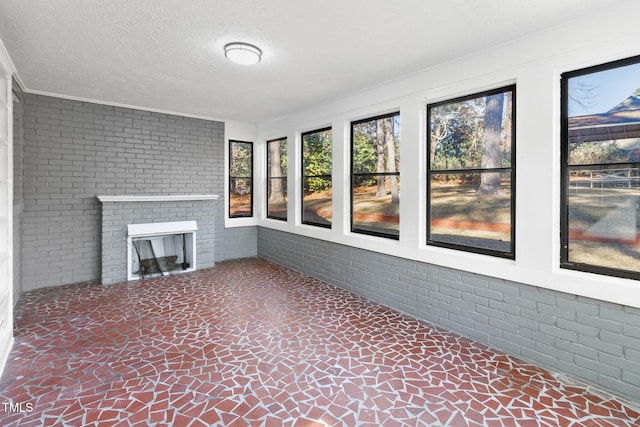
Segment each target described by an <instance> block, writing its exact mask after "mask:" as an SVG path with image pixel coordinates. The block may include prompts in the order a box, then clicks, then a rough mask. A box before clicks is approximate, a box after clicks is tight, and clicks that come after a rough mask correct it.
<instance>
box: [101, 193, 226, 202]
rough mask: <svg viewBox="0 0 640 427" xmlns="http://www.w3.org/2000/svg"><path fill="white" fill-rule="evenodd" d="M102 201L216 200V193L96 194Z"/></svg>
mask: <svg viewBox="0 0 640 427" xmlns="http://www.w3.org/2000/svg"><path fill="white" fill-rule="evenodd" d="M96 197H97V198H98V200H100V201H101V202H102V203H122V202H184V201H193V200H217V199H218V198H219V197H220V196H219V195H218V194H178V195H172V196H128V195H113V196H96Z"/></svg>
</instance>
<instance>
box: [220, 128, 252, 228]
mask: <svg viewBox="0 0 640 427" xmlns="http://www.w3.org/2000/svg"><path fill="white" fill-rule="evenodd" d="M233 144H249V145H250V147H251V168H250V171H251V175H250V176H248V177H247V176H231V166H232V164H233ZM253 159H254V150H253V141H240V140H236V139H230V140H229V204H228V206H227V209H228V211H227V214H228V217H229V218H252V217H253V200H254V194H253V193H254V191H253V189H254V179H253ZM234 179H248V180H249V181H250V182H251V204H250V207H249V214H248V215H247V214H231V188H232V184H231V182H232V180H234Z"/></svg>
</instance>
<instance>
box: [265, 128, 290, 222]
mask: <svg viewBox="0 0 640 427" xmlns="http://www.w3.org/2000/svg"><path fill="white" fill-rule="evenodd" d="M282 141H286V142H287V158H288V157H289V147H288V144H289V140H288V138H287V137H286V136H283V137H280V138H274V139H270V140H268V141H267V144H266V148H267V150H266V154H267V155H266V156H265V157H266V159H267V165H266V171H267V179H266V184H267V187H266V191H265V195H266V196H267V197H266V204H267V218H269V219H275V220H277V221H285V222H286V221H288V220H289V212H288V205H289V204H288V203H287V209H286V210H285V216H284V218H283V217H280V216H274V215H270V214H269V187H270V186H271V180H273V179H279V180H281V181H284V183H285V188H287V187H288V186H287V175H288V173H287V171H282V172H283V175H282V176H280V177H271V176H269V173H268V171H269V169H270V168H269V161H270V160H271V159H270V158H269V144H272V143H276V142H277V143H278V144H280V143H282ZM288 164H289V162H288V161H287V168H288ZM288 194H289V190H288V188H287V195H288Z"/></svg>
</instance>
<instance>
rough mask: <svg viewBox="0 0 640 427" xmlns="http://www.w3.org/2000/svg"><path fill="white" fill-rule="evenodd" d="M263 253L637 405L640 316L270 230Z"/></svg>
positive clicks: (261, 244)
mask: <svg viewBox="0 0 640 427" xmlns="http://www.w3.org/2000/svg"><path fill="white" fill-rule="evenodd" d="M258 255H259V256H261V257H263V258H265V259H268V260H271V261H273V262H276V263H278V264H281V265H284V266H286V267H289V268H292V269H294V270H297V271H300V272H302V273H305V274H308V275H311V276H313V277H316V278H319V279H321V280H324V281H326V282H329V283H333V284H335V285H338V286H341V287H343V288H345V289H347V290H350V291H352V292H355V293H357V294H360V295H363V296H365V297H367V298H369V299H371V300H373V301H375V302H378V303H380V304H383V305H385V306H387V307H390V308H393V309H396V310H399V311H402V312H404V313H407V314H409V315H412V316H414V317H417V318H419V319H423V320H425V321H427V322H430V323H433V324H436V325H439V326H442V327H445V328H447V329H449V330H452V331H455V332H458V333H460V334H463V335H466V336H468V337H471V338H474V339H476V340H478V341H480V342H482V343H485V344H487V345H490V346H492V347H495V348H498V349H501V350H505V351H507V352H509V353H511V354H513V355H516V356H520V357H522V358H524V359H526V360H529V361H532V362H536V363H538V364H540V365H542V366H545V367H547V368H549V369H551V370H552V371H556V372H564V373H566V374H568V375H569V376H572V377H574V378H578V379H581V380H583V381H585V382H587V383H591V384H595V385H597V386H599V387H602V388H604V389H608V390H610V391H612V392H614V393H616V394H618V395H621V396H625V397H628V398H631V399H633V400H635V401H637V400H638V396H640V309H637V308H632V307H626V306H621V305H618V304H612V303H608V302H603V301H598V300H593V299H589V298H584V297H579V296H576V295H570V294H565V293H562V292H557V291H552V290H547V289H543V288H538V287H535V286H529V285H524V284H521V283H515V282H510V281H506V280H501V279H496V278H491V277H486V276H481V275H477V274H473V273H468V272H464V271H460V270H455V269H451V268H444V267H440V266H437V265H432V264H426V263H422V262H417V261H411V260H406V259H402V258H396V257H392V256H389V255H383V254H379V253H375V252H370V251H366V250H363V249H358V248H352V247H348V246H343V245H339V244H335V243H330V242H326V241H321V240H316V239H312V238H308V237H304V236H299V235H296V234H291V233H286V232H281V231H277V230H272V229H268V228H264V227H259V228H258Z"/></svg>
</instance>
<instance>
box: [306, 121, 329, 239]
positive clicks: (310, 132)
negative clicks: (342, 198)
mask: <svg viewBox="0 0 640 427" xmlns="http://www.w3.org/2000/svg"><path fill="white" fill-rule="evenodd" d="M326 131H331V149H332V150H333V128H332V127H331V126H327V127H324V128H321V129H314V130H311V131H308V132H303V133H301V134H300V165H301V174H300V176H301V177H302V185H301V186H300V187H301V189H300V191H301V198H300V209H301V212H300V214H301V217H300V221H301V223H302V224H305V225H313V226H316V227H322V228H331V227H332V225H333V213H332V215H331V216H332V221H331V222H330V223H329V224H324V223H320V222H314V221H309V220H306V221H305V219H304V183H305V179H306V178H322V179H327V178H328V179H329V180H330V181H331V186H332V188H333V177H332V174H329V175H327V174H324V175H305V163H304V137H305V135H311V134H314V133H320V132H326ZM331 171H332V172H333V159H332V162H331ZM332 194H333V192H332ZM332 203H333V202H332Z"/></svg>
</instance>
